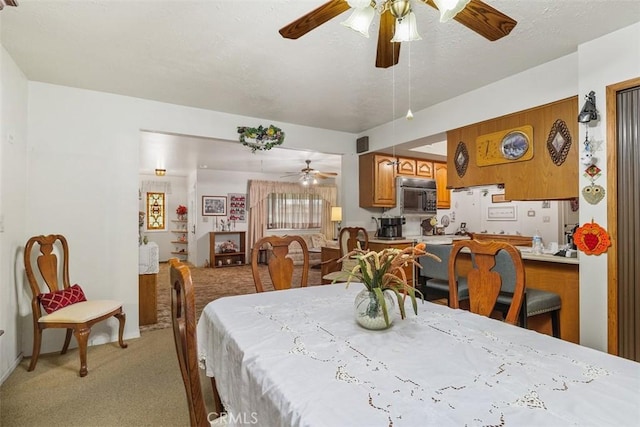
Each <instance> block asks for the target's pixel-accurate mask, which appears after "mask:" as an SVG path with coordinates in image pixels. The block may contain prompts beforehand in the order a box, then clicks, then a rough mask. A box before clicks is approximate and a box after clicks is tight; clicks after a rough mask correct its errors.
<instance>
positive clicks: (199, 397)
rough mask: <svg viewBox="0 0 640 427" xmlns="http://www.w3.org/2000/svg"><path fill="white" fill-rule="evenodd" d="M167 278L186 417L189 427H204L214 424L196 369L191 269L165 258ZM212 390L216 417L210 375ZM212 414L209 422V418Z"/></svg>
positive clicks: (215, 402)
mask: <svg viewBox="0 0 640 427" xmlns="http://www.w3.org/2000/svg"><path fill="white" fill-rule="evenodd" d="M169 269H170V280H171V322H172V326H173V338H174V342H175V345H176V353H177V355H178V363H179V365H180V373H181V374H182V381H183V383H184V388H185V391H186V393H187V404H188V406H189V419H190V422H191V427H204V426H210V425H214V423H211V422H210V420H209V417H208V412H207V408H206V404H205V399H204V396H203V394H202V387H201V384H200V371H199V368H198V344H197V338H196V303H195V294H194V288H193V282H192V281H191V271H190V270H189V267H188V266H187V265H186V264H183V263H182V262H180V261H179V260H178V259H176V258H171V259H170V260H169ZM211 387H212V390H213V405H214V411H215V413H216V414H217V415H218V416H219V415H221V414H222V413H223V411H224V409H223V406H222V402H221V400H220V396H219V395H218V389H217V387H216V381H215V378H213V377H211ZM213 418H214V417H212V421H213ZM217 425H224V422H223V419H219V422H218V423H217Z"/></svg>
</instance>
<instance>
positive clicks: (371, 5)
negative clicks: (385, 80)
mask: <svg viewBox="0 0 640 427" xmlns="http://www.w3.org/2000/svg"><path fill="white" fill-rule="evenodd" d="M416 1H417V2H422V3H426V4H428V5H429V6H431V7H433V8H436V9H438V10H440V22H446V21H448V20H450V19H455V20H456V21H458V22H459V23H461V24H462V25H464V26H465V27H467V28H469V29H470V30H472V31H475V32H476V33H478V34H480V35H481V36H483V37H485V38H486V39H488V40H490V41H495V40H498V39H500V38H502V37H504V36H506V35H508V34H509V33H510V32H511V30H512V29H513V28H514V27H515V26H516V24H517V21H516V20H514V19H512V18H510V17H508V16H507V15H505V14H504V13H502V12H500V11H498V10H496V9H494V8H493V7H491V6H489V5H488V4H486V3H484V2H482V1H480V0H414V2H416ZM350 8H353V9H354V12H353V15H351V17H350V18H349V19H348V20H347V21H345V22H344V23H343V25H345V26H348V27H350V28H352V29H355V30H357V31H360V32H361V33H363V34H364V35H365V36H366V37H369V33H368V27H369V24H370V22H371V19H373V15H374V14H375V11H377V12H378V13H379V14H380V29H379V32H378V50H377V54H376V67H378V68H388V67H391V66H393V65H396V64H397V63H398V58H399V56H400V41H408V40H419V39H420V36H419V35H418V34H417V31H416V30H415V15H414V14H413V12H412V11H411V0H330V1H328V2H327V3H325V4H323V5H322V6H320V7H318V8H317V9H314V10H312V11H311V12H309V13H307V14H306V15H304V16H301V17H300V18H298V19H296V20H295V21H293V22H292V23H290V24H289V25H286V26H284V27H282V28H281V29H280V31H279V32H280V34H281V35H282V37H285V38H288V39H297V38H299V37H301V36H303V35H305V34H307V33H308V32H309V31H311V30H313V29H315V28H317V27H319V26H320V25H322V24H324V23H325V22H327V21H329V20H331V19H333V18H335V17H336V16H338V15H340V14H341V13H343V12H345V11H346V10H348V9H350ZM354 21H356V22H354ZM363 21H368V22H366V23H364V24H363V23H362V22H363ZM396 28H398V31H397V30H396ZM398 32H401V33H402V35H401V36H399V34H398ZM409 34H413V38H407V36H408V35H409ZM416 36H417V38H416ZM397 40H400V41H397Z"/></svg>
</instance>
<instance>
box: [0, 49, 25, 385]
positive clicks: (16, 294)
mask: <svg viewBox="0 0 640 427" xmlns="http://www.w3.org/2000/svg"><path fill="white" fill-rule="evenodd" d="M26 158H27V79H26V78H25V76H24V74H23V73H22V72H21V71H20V69H19V68H18V67H17V66H16V64H15V62H14V61H13V59H12V58H11V57H10V56H9V55H8V53H7V52H6V50H5V49H4V48H0V329H2V330H4V335H2V336H1V337H0V383H2V382H3V381H4V379H5V378H6V377H7V376H8V375H9V373H11V371H13V369H14V368H15V366H16V365H17V363H18V362H19V361H20V358H19V357H20V351H21V350H22V346H21V332H22V328H21V325H22V322H21V319H23V318H25V317H27V316H31V305H30V300H29V299H28V298H30V292H29V290H28V286H27V287H26V288H25V287H24V285H25V283H24V282H23V274H22V271H23V268H22V248H23V247H24V244H25V243H26V240H27V239H26V238H25V234H24V228H25V211H26V209H25V204H26V198H27V192H26V186H27V179H28V173H27V172H28V171H27V166H26ZM25 297H26V298H25ZM28 327H29V328H30V327H31V325H28Z"/></svg>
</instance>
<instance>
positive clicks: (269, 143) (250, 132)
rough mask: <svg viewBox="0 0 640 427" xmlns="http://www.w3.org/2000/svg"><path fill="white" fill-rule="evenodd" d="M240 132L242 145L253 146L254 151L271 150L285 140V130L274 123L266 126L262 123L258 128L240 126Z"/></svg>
mask: <svg viewBox="0 0 640 427" xmlns="http://www.w3.org/2000/svg"><path fill="white" fill-rule="evenodd" d="M238 133H239V134H240V142H242V145H244V146H247V147H249V148H251V152H252V153H255V152H256V151H257V150H261V151H267V150H271V149H272V148H273V147H276V146H278V145H282V143H283V142H284V132H283V131H282V129H280V128H278V127H275V126H274V125H269V127H266V128H265V127H263V126H262V125H260V126H258V127H257V128H250V127H246V126H238Z"/></svg>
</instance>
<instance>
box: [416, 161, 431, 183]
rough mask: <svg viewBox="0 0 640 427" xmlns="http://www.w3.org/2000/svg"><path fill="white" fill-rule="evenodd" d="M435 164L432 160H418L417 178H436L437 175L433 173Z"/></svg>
mask: <svg viewBox="0 0 640 427" xmlns="http://www.w3.org/2000/svg"><path fill="white" fill-rule="evenodd" d="M433 165H434V163H433V162H431V161H430V160H420V159H417V160H416V176H419V177H420V178H434V177H435V174H434V172H433Z"/></svg>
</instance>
